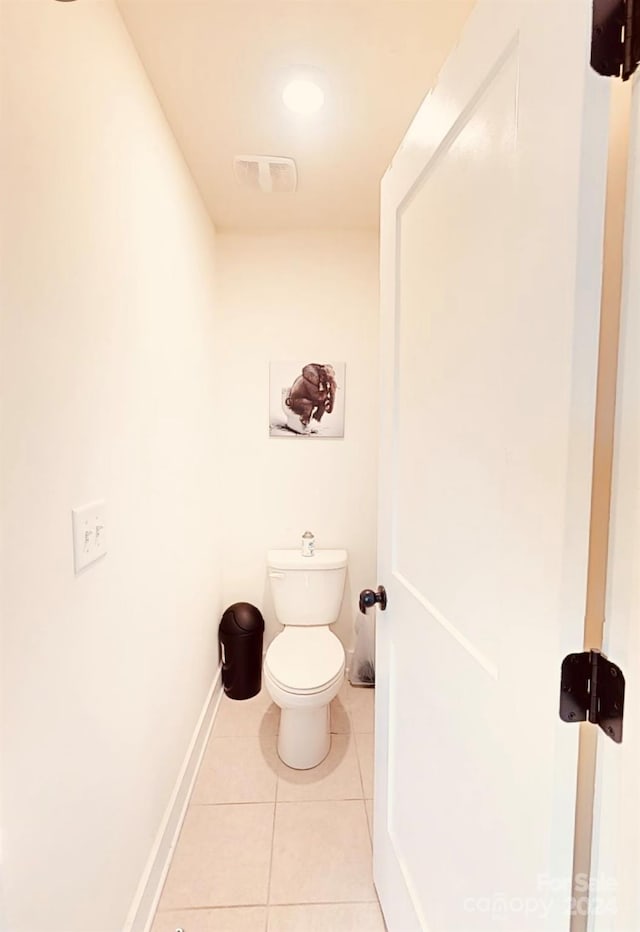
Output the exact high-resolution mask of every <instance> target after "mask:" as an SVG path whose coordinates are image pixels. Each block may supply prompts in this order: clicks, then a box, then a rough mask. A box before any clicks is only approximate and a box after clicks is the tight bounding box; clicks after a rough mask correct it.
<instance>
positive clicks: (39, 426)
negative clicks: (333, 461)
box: [0, 0, 222, 932]
mask: <svg viewBox="0 0 640 932" xmlns="http://www.w3.org/2000/svg"><path fill="white" fill-rule="evenodd" d="M0 8H1V21H0V36H1V40H0V41H1V47H0V60H1V62H2V68H3V72H2V75H1V76H0V87H1V90H2V123H1V126H0V131H1V135H2V154H1V155H0V158H2V165H1V166H0V168H1V171H0V175H1V177H2V181H1V182H0V184H2V189H1V191H0V194H1V197H2V202H1V211H0V217H1V223H2V255H1V274H0V288H1V293H0V299H1V304H2V322H1V323H2V349H1V352H2V356H1V359H0V365H1V375H0V378H1V383H0V396H1V399H2V461H1V465H2V485H1V499H0V506H1V509H2V520H3V524H2V547H3V552H2V587H3V592H2V687H3V691H2V708H3V713H4V714H3V720H2V734H1V747H2V780H3V807H2V835H3V864H2V883H3V886H4V899H5V901H6V911H7V914H8V920H9V926H10V928H11V930H12V932H36V930H37V932H53V930H55V932H115V930H117V929H120V928H121V927H122V924H123V921H124V919H125V916H126V913H127V910H128V908H129V906H130V904H131V901H132V898H133V895H134V892H135V888H136V885H137V883H138V880H139V878H140V875H141V871H142V868H143V866H144V863H145V861H146V859H147V857H148V855H149V852H150V848H151V845H152V842H153V839H154V836H155V834H156V831H157V830H158V827H159V824H160V820H161V816H162V813H163V811H164V809H165V807H166V805H167V803H168V800H169V796H170V793H171V789H172V787H173V784H174V781H175V779H176V776H177V773H178V770H179V767H180V765H181V763H182V760H183V757H184V754H185V751H186V748H187V744H188V741H189V739H190V737H191V734H192V731H193V728H194V726H195V723H196V720H197V718H198V713H199V711H200V709H201V707H202V703H203V701H204V699H205V696H206V694H207V690H208V687H209V685H210V683H211V680H212V675H213V672H214V668H215V666H216V664H217V650H216V637H215V622H216V620H217V617H218V614H219V608H220V605H219V585H218V568H217V555H216V547H217V541H216V534H217V527H218V521H217V519H216V510H215V500H216V489H217V481H216V469H217V461H218V457H217V452H218V449H217V448H218V446H219V444H220V442H221V441H222V438H218V439H216V436H215V433H214V430H213V428H214V427H215V417H214V414H213V412H214V405H215V397H216V393H217V391H218V390H219V387H220V381H219V379H218V378H217V377H216V376H215V352H216V347H215V344H214V337H213V330H212V327H213V312H214V279H213V264H212V263H213V246H214V240H213V231H212V228H211V225H210V222H209V219H208V217H207V215H206V214H205V212H204V210H203V207H202V205H201V202H200V200H199V197H198V195H197V192H196V190H195V188H194V185H193V182H192V180H191V177H190V175H189V173H188V172H187V170H186V168H185V165H184V163H183V160H182V158H181V156H180V154H179V152H178V150H177V148H176V146H175V144H174V141H173V137H172V135H171V133H170V131H169V129H168V127H167V125H166V123H165V120H164V118H163V116H162V113H161V111H160V108H159V106H158V104H157V101H156V98H155V96H154V95H153V93H152V92H151V90H150V87H149V85H148V83H147V80H146V77H145V74H144V72H143V70H142V67H141V65H140V63H139V60H138V59H137V57H136V55H135V53H134V51H133V49H132V46H131V44H130V41H129V38H128V36H127V34H126V32H125V30H124V27H123V25H122V23H121V21H120V18H119V15H118V13H117V11H116V9H115V6H114V5H113V4H112V3H111V2H110V0H101V2H95V0H83V2H82V3H54V2H52V0H17V2H15V0H2V3H1V4H0ZM97 498H105V499H106V503H107V509H108V511H107V516H108V521H107V531H108V546H109V553H108V555H107V556H106V557H105V558H104V559H103V560H102V561H101V562H100V563H99V564H96V565H94V566H93V567H91V568H89V569H88V570H87V571H85V572H84V573H83V574H82V575H80V576H78V577H75V576H74V572H73V562H72V550H71V508H72V507H73V506H76V505H80V504H83V503H86V502H88V501H91V500H93V499H97Z"/></svg>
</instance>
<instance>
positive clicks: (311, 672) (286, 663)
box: [264, 550, 347, 770]
mask: <svg viewBox="0 0 640 932" xmlns="http://www.w3.org/2000/svg"><path fill="white" fill-rule="evenodd" d="M267 566H268V573H269V582H270V585H271V592H272V594H273V602H274V607H275V612H276V616H277V618H278V621H279V622H280V624H282V625H284V631H282V632H281V633H280V634H278V635H276V637H275V638H274V640H273V641H272V642H271V644H270V645H269V648H268V650H267V653H266V656H265V659H264V682H265V685H266V687H267V691H268V692H269V695H270V696H271V698H272V699H273V701H274V702H275V704H276V705H278V706H279V707H280V709H281V712H280V730H279V734H278V755H279V756H280V758H281V760H282V761H284V763H285V764H287V766H288V767H293V768H294V769H296V770H309V769H311V768H312V767H316V766H317V765H318V764H319V763H320V762H321V761H323V760H324V758H325V757H326V756H327V754H328V753H329V747H330V744H331V734H330V730H329V703H330V702H331V700H332V699H334V698H335V696H337V694H338V691H339V689H340V686H341V684H342V681H343V679H344V670H345V654H344V648H343V646H342V643H341V641H340V640H339V638H337V637H336V635H335V634H334V633H333V632H332V631H330V630H329V625H331V624H333V623H334V622H335V621H336V620H337V618H338V615H339V613H340V605H341V604H342V596H343V593H344V583H345V578H346V574H347V551H346V550H316V552H315V553H314V555H313V556H312V557H303V556H302V554H301V553H300V551H299V550H270V551H269V552H268V554H267Z"/></svg>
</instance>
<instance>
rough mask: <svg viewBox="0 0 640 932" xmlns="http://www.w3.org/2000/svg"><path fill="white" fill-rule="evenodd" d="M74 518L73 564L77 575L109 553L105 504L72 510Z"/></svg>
mask: <svg viewBox="0 0 640 932" xmlns="http://www.w3.org/2000/svg"><path fill="white" fill-rule="evenodd" d="M71 515H72V518H73V563H74V566H75V571H76V573H79V572H80V570H83V569H84V568H85V566H89V564H90V563H93V562H94V560H98V559H100V557H103V556H104V555H105V553H106V552H107V534H106V526H105V517H104V502H103V501H99V502H91V504H90V505H83V506H82V508H73V509H72V510H71Z"/></svg>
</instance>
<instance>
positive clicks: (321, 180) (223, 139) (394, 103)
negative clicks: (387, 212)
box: [119, 0, 473, 230]
mask: <svg viewBox="0 0 640 932" xmlns="http://www.w3.org/2000/svg"><path fill="white" fill-rule="evenodd" d="M472 3H473V0H258V2H256V0H119V6H120V9H121V11H122V15H123V17H124V20H125V22H126V24H127V27H128V29H129V31H130V33H131V36H132V38H133V41H134V43H135V45H136V48H137V50H138V53H139V55H140V57H141V59H142V61H143V63H144V65H145V67H146V69H147V72H148V74H149V77H150V79H151V81H152V83H153V86H154V88H155V90H156V93H157V95H158V97H159V99H160V102H161V104H162V106H163V108H164V110H165V113H166V115H167V117H168V119H169V122H170V124H171V126H172V127H173V130H174V133H175V135H176V138H177V139H178V142H179V144H180V146H181V148H182V151H183V153H184V155H185V158H186V160H187V162H188V163H189V166H190V168H191V170H192V172H193V175H194V177H195V179H196V182H197V184H198V186H199V188H200V191H201V193H202V195H203V197H204V200H205V202H206V204H207V206H208V208H209V211H210V213H211V216H212V218H213V221H214V223H215V224H216V226H217V227H218V228H219V229H233V230H240V229H241V230H260V229H292V228H307V229H311V228H315V229H318V228H330V229H346V228H352V229H353V228H355V229H358V228H366V229H376V228H377V225H378V189H379V183H380V179H381V177H382V175H383V174H384V171H385V169H386V167H387V165H388V164H389V161H390V160H391V157H392V155H393V153H394V151H395V149H396V148H397V146H398V143H399V142H400V140H401V139H402V136H403V135H404V132H405V130H406V129H407V126H408V124H409V122H410V120H411V118H412V116H413V115H414V113H415V112H416V110H417V108H418V106H419V105H420V102H421V100H422V99H423V97H424V96H425V94H426V92H427V91H428V90H429V88H430V87H431V86H432V85H433V83H434V82H435V78H436V76H437V73H438V71H439V69H440V67H441V65H442V63H443V61H444V59H445V58H446V55H447V52H448V51H449V49H450V48H451V47H452V46H453V45H454V44H455V41H456V39H457V36H458V34H459V32H460V29H461V27H462V24H463V23H464V21H465V19H466V17H467V15H468V13H469V10H470V8H471V6H472ZM299 65H302V66H307V67H312V68H316V69H321V71H322V73H323V75H324V78H325V80H326V102H325V106H324V108H323V109H322V111H321V112H320V114H316V115H315V116H313V117H304V118H302V117H299V116H295V115H294V114H292V113H289V112H288V111H286V110H285V108H284V107H283V105H282V102H281V96H280V95H281V91H282V86H283V83H284V82H285V79H286V77H287V76H289V75H290V74H291V73H292V68H294V67H295V66H299ZM251 153H254V154H261V155H275V156H290V157H292V158H294V159H295V160H296V163H297V166H298V181H299V184H298V191H297V192H296V193H295V194H277V195H264V194H261V193H260V192H254V191H250V190H246V189H244V188H242V187H241V186H240V185H239V184H238V182H237V181H236V180H235V177H234V173H233V158H234V156H235V155H246V154H251Z"/></svg>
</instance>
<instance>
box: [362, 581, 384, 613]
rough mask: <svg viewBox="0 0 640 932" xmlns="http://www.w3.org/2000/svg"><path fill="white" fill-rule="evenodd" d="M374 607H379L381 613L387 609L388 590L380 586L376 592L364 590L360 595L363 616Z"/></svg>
mask: <svg viewBox="0 0 640 932" xmlns="http://www.w3.org/2000/svg"><path fill="white" fill-rule="evenodd" d="M374 605H379V606H380V610H381V611H384V610H385V608H386V607H387V590H386V589H385V588H384V586H378V588H377V589H376V591H375V592H374V591H373V589H363V590H362V592H361V593H360V611H361V612H362V614H363V615H364V614H365V613H366V611H367V609H368V608H373V606H374Z"/></svg>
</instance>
